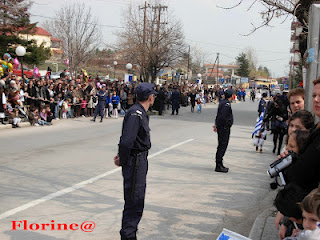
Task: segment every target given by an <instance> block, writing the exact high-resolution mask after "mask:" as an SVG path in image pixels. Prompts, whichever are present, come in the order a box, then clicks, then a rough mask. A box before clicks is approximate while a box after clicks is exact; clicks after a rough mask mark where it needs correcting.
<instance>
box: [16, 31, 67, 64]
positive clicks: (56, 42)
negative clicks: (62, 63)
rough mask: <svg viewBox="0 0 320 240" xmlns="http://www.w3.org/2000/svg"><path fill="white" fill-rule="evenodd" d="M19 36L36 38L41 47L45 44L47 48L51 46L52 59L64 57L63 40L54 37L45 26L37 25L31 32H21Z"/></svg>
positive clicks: (30, 38)
mask: <svg viewBox="0 0 320 240" xmlns="http://www.w3.org/2000/svg"><path fill="white" fill-rule="evenodd" d="M19 37H20V38H22V39H25V40H27V41H31V40H34V41H35V43H36V44H37V46H39V47H40V46H41V45H43V47H45V48H50V53H51V58H50V61H58V60H62V59H63V51H62V41H61V40H60V39H58V38H55V37H52V35H51V33H49V32H48V31H46V30H45V29H43V28H41V27H36V28H34V29H33V30H32V31H31V32H30V33H29V34H19Z"/></svg>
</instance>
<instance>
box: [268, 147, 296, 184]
mask: <svg viewBox="0 0 320 240" xmlns="http://www.w3.org/2000/svg"><path fill="white" fill-rule="evenodd" d="M294 157H296V154H295V153H294V152H293V151H289V153H288V155H286V156H285V157H282V158H280V159H278V160H277V161H275V162H273V163H272V164H271V165H270V167H269V169H268V171H267V173H268V175H269V176H270V177H271V178H273V177H277V176H279V177H280V178H281V181H282V185H283V186H284V185H286V182H285V180H284V177H283V174H282V171H283V170H284V169H286V168H287V167H289V166H290V165H291V164H292V159H293V158H294Z"/></svg>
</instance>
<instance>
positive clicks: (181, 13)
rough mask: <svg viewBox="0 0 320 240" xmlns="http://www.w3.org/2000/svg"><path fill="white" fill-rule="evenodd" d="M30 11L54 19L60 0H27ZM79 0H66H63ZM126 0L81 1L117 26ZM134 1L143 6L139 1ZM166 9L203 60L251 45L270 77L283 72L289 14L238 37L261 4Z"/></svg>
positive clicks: (106, 31) (109, 35)
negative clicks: (28, 0) (235, 6)
mask: <svg viewBox="0 0 320 240" xmlns="http://www.w3.org/2000/svg"><path fill="white" fill-rule="evenodd" d="M33 2H34V4H33V6H32V7H31V9H30V12H31V14H32V16H31V20H32V21H33V22H39V23H41V22H44V21H45V20H48V19H47V18H45V17H54V16H55V12H56V11H57V10H59V9H60V8H61V7H63V5H64V4H66V2H64V1H57V0H33ZM75 2H79V0H69V1H68V4H72V3H75ZM131 2H132V1H131V0H86V1H85V4H86V5H87V6H88V7H89V6H90V7H91V10H92V13H93V14H94V15H95V16H96V17H97V18H98V22H99V24H102V25H112V26H121V19H123V9H124V8H126V7H127V6H128V4H130V3H131ZM135 2H139V3H141V5H143V4H144V1H142V0H141V1H139V0H136V1H135ZM166 2H167V3H168V6H169V10H170V11H173V13H174V14H175V17H176V19H178V20H180V21H181V22H182V24H183V26H184V33H185V38H186V41H187V43H188V44H190V45H191V46H196V47H197V48H199V49H201V50H202V51H203V52H206V53H207V55H208V57H207V62H206V63H213V62H214V60H215V58H216V54H217V53H218V52H219V53H220V64H230V63H233V62H235V57H236V56H237V55H239V53H241V52H242V51H244V50H245V49H246V48H252V49H253V50H254V51H255V53H256V56H257V60H258V66H259V65H262V66H266V67H268V68H269V69H270V71H271V73H272V76H273V77H281V76H285V75H288V73H289V61H290V48H291V46H292V44H291V42H290V34H291V30H290V25H291V21H292V18H288V19H287V21H285V22H284V23H282V20H283V19H276V20H275V21H274V22H273V24H272V27H264V28H261V29H259V30H257V31H256V32H255V33H253V34H251V35H250V36H243V35H245V34H247V33H249V32H250V30H252V25H251V23H252V24H254V25H256V26H258V25H259V23H261V15H260V14H259V13H260V12H261V11H262V10H263V9H264V8H263V6H261V5H260V4H256V5H254V7H253V8H252V9H251V10H250V11H247V9H248V7H249V6H250V4H251V3H252V2H253V0H244V4H242V5H240V6H239V7H237V8H234V9H231V10H224V9H221V8H219V7H217V6H224V7H229V6H233V5H235V4H236V3H237V2H238V0H167V1H166ZM117 29H118V28H115V27H107V26H103V27H102V32H103V40H104V42H105V43H106V44H112V43H114V42H115V40H116V38H115V36H114V32H115V31H116V30H117Z"/></svg>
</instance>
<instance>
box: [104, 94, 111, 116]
mask: <svg viewBox="0 0 320 240" xmlns="http://www.w3.org/2000/svg"><path fill="white" fill-rule="evenodd" d="M105 111H106V112H105V116H106V118H108V117H111V112H112V93H111V92H109V94H108V97H107V99H106V107H105Z"/></svg>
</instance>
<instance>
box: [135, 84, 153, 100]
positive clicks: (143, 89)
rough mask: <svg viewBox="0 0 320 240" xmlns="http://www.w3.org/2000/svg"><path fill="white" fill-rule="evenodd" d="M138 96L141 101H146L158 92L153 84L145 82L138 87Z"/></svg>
mask: <svg viewBox="0 0 320 240" xmlns="http://www.w3.org/2000/svg"><path fill="white" fill-rule="evenodd" d="M136 94H137V98H138V99H139V100H146V99H148V97H149V96H150V95H152V94H157V92H156V91H155V90H154V89H153V84H151V83H147V82H143V83H140V84H139V85H138V86H137V88H136Z"/></svg>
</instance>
